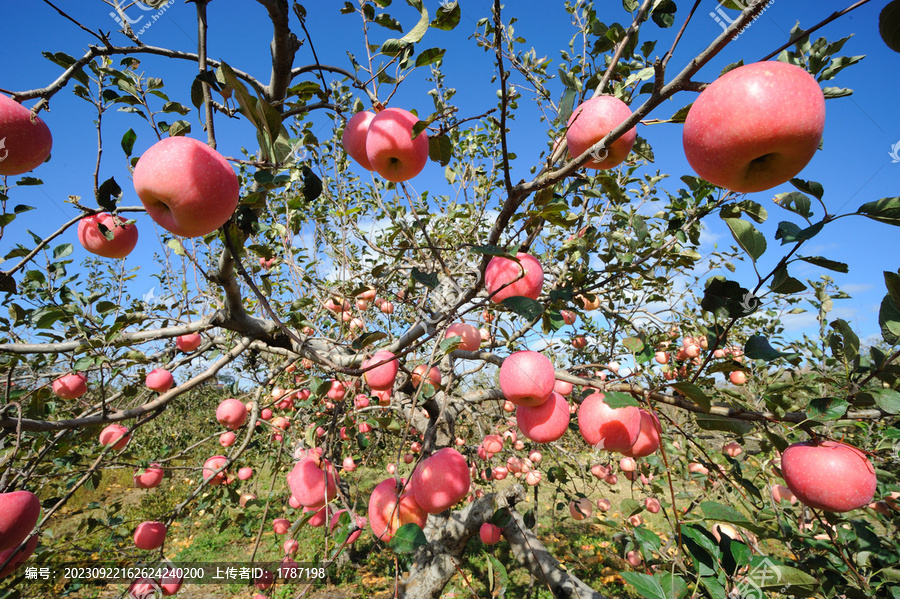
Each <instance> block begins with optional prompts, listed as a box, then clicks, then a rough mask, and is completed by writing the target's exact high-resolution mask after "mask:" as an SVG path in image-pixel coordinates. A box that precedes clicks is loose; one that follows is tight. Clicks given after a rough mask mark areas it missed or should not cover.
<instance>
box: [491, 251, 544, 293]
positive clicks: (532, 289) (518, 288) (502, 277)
mask: <svg viewBox="0 0 900 599" xmlns="http://www.w3.org/2000/svg"><path fill="white" fill-rule="evenodd" d="M484 286H485V288H486V289H487V292H488V295H490V298H491V301H492V302H494V303H499V302H502V301H503V300H505V299H506V298H508V297H520V296H522V297H528V298H531V299H534V300H536V299H537V298H538V297H539V296H540V295H541V288H542V287H543V286H544V269H543V268H541V263H540V262H538V261H537V258H535V257H534V256H532V255H531V254H526V253H524V252H519V253H518V254H516V260H511V259H510V258H504V257H503V256H494V257H493V258H491V261H490V262H488V265H487V268H486V269H485V270H484Z"/></svg>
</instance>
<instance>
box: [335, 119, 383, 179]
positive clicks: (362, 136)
mask: <svg viewBox="0 0 900 599" xmlns="http://www.w3.org/2000/svg"><path fill="white" fill-rule="evenodd" d="M374 118H375V113H374V112H370V111H368V110H364V111H362V112H357V113H356V114H354V115H353V116H352V117H350V120H349V121H347V126H346V127H345V128H344V132H343V133H342V134H341V145H342V146H344V151H345V152H347V154H349V155H350V157H351V158H353V160H355V161H357V162H358V163H359V165H360V166H361V167H363V168H364V169H366V170H367V171H371V170H372V165H371V164H370V163H369V157H368V155H367V154H366V136H367V135H368V134H369V125H371V124H372V119H374Z"/></svg>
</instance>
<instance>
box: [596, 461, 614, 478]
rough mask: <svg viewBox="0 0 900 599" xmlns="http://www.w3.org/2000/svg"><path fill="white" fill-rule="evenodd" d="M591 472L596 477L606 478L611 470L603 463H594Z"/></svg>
mask: <svg viewBox="0 0 900 599" xmlns="http://www.w3.org/2000/svg"><path fill="white" fill-rule="evenodd" d="M591 474H592V475H594V477H595V478H606V477H607V476H609V474H610V470H609V468H607V467H606V466H604V465H603V464H594V465H593V466H591Z"/></svg>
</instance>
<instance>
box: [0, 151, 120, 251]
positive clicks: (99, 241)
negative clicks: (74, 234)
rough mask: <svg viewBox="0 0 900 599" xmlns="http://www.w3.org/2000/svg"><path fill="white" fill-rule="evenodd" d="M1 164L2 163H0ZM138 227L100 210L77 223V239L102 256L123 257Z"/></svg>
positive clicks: (89, 249)
mask: <svg viewBox="0 0 900 599" xmlns="http://www.w3.org/2000/svg"><path fill="white" fill-rule="evenodd" d="M0 166H2V165H0ZM100 225H103V226H104V227H105V228H106V231H107V232H108V233H109V234H111V235H112V236H113V238H112V239H107V238H106V235H104V234H103V233H102V232H101V231H100ZM137 240H138V229H137V227H136V226H135V225H134V223H129V224H124V223H123V222H122V219H121V218H119V217H118V216H116V217H113V216H112V215H111V214H110V213H109V212H101V213H99V214H92V215H91V216H85V217H84V218H82V219H81V221H80V222H79V223H78V241H79V242H81V246H82V247H83V248H84V249H86V250H87V251H89V252H91V253H92V254H97V255H98V256H103V257H104V258H124V257H125V256H127V255H128V254H130V253H131V251H132V250H133V249H134V246H136V245H137Z"/></svg>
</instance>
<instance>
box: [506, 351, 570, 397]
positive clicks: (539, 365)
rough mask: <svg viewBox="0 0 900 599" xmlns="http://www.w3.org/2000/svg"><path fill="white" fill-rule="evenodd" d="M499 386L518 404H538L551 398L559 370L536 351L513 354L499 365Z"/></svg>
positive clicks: (548, 359)
mask: <svg viewBox="0 0 900 599" xmlns="http://www.w3.org/2000/svg"><path fill="white" fill-rule="evenodd" d="M499 378H500V390H501V391H502V392H503V395H504V397H506V399H508V400H509V401H511V402H513V403H514V404H516V405H517V406H531V407H534V406H539V405H541V404H542V403H544V402H546V401H547V400H548V399H550V394H551V393H553V385H554V384H555V383H556V371H555V370H554V368H553V363H552V362H551V361H550V358H548V357H547V356H545V355H543V354H540V353H538V352H534V351H518V352H515V353H513V354H511V355H510V356H509V357H507V358H506V359H505V360H503V364H502V365H501V366H500V377H499Z"/></svg>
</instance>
